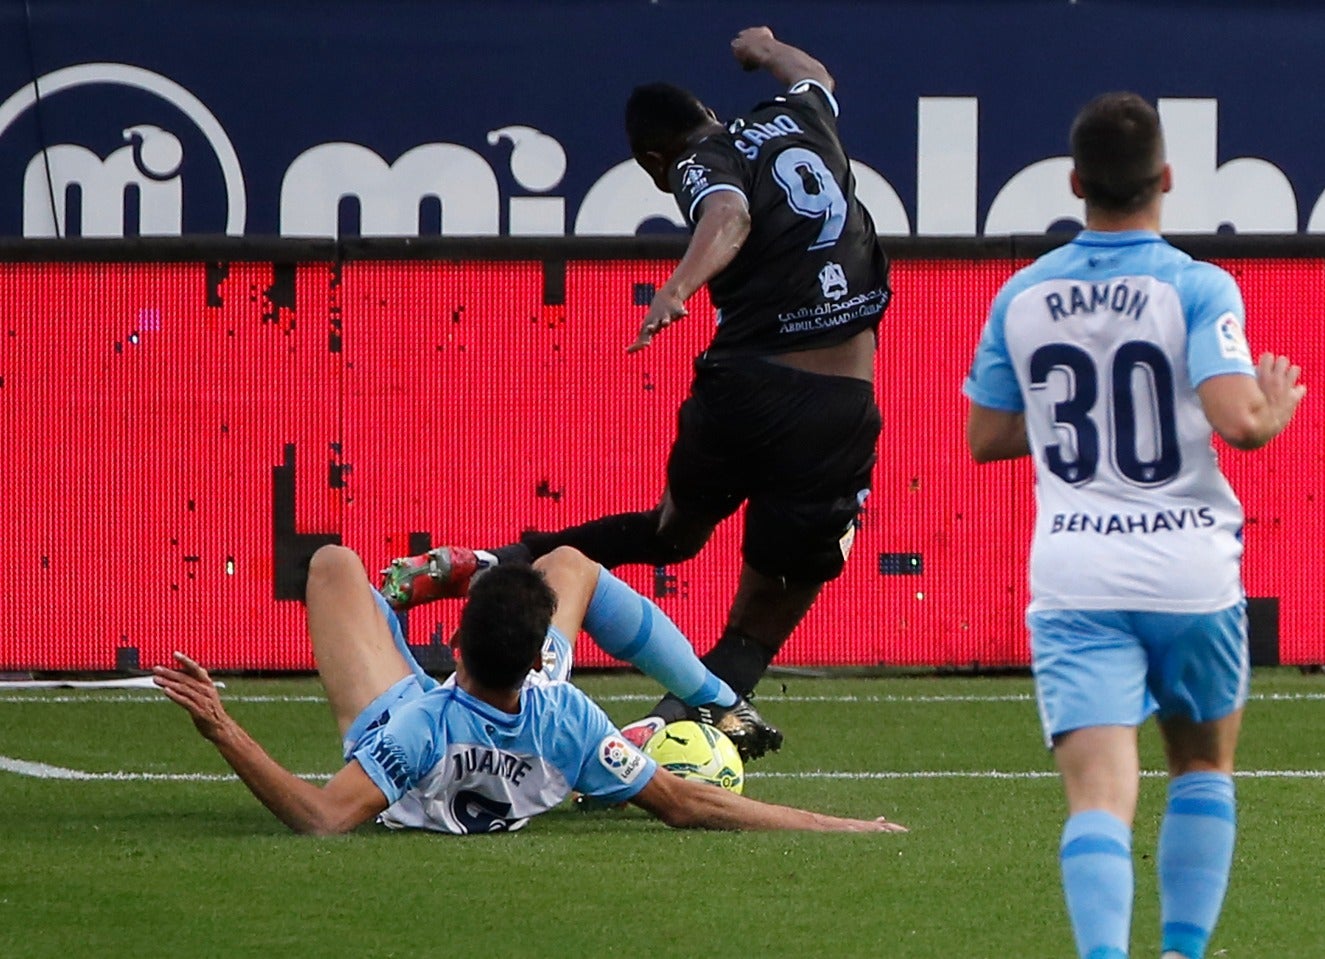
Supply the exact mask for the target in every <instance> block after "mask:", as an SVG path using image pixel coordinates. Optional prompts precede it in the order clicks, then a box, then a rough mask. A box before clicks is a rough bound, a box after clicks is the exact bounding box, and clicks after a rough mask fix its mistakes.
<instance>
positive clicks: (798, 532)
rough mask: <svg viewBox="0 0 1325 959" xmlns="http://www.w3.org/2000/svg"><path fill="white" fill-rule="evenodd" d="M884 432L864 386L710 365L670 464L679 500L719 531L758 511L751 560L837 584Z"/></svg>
mask: <svg viewBox="0 0 1325 959" xmlns="http://www.w3.org/2000/svg"><path fill="white" fill-rule="evenodd" d="M882 423H883V420H882V417H881V415H880V413H879V407H878V404H876V403H875V401H874V386H873V384H871V383H867V382H865V381H864V380H858V379H854V378H852V377H847V376H824V375H821V374H818V373H808V372H805V371H804V370H798V369H794V368H792V367H788V366H781V365H778V364H776V363H770V362H768V361H767V360H762V359H758V358H741V359H727V360H706V359H704V358H703V357H701V358H700V359H698V360H696V362H695V380H694V383H693V384H692V385H691V390H690V396H689V397H688V398H687V399H686V401H685V402H684V403H682V404H681V409H680V410H679V411H678V413H677V432H676V442H675V443H674V444H673V445H672V451H671V455H670V456H669V457H668V461H667V484H668V489H669V490H670V492H671V496H672V502H673V503H675V505H676V507H677V508H678V509H679V510H680V511H681V512H683V513H685V514H687V515H689V516H693V517H696V518H699V519H701V520H705V521H708V522H712V523H714V524H716V523H717V522H718V521H720V520H722V519H725V518H726V517H728V516H730V515H731V514H732V513H734V512H736V510H737V509H738V508H740V505H741V503H743V502H745V503H748V505H747V506H746V511H745V533H744V537H743V540H742V545H741V552H742V554H743V555H744V557H745V561H746V562H747V563H749V564H750V565H751V566H752V567H754V568H755V569H756V570H757V571H759V572H760V573H763V574H764V575H765V576H774V577H785V578H786V579H788V580H792V581H795V582H802V583H826V582H828V580H830V579H833V578H834V577H836V576H837V575H838V574H839V573H841V572H842V566H843V564H844V563H845V562H846V554H847V552H848V551H849V550H850V547H851V538H852V536H854V532H855V519H856V516H857V515H858V514H859V512H860V507H861V505H862V504H863V503H864V501H865V496H866V495H867V494H868V493H869V487H870V472H871V470H872V469H873V468H874V463H875V460H876V459H877V456H876V454H875V446H876V444H877V442H878V439H879V431H880V429H881V427H882Z"/></svg>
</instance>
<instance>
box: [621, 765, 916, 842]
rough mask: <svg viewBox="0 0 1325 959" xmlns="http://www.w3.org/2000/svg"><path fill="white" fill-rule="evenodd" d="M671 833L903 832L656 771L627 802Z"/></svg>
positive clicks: (888, 824) (885, 824) (875, 822)
mask: <svg viewBox="0 0 1325 959" xmlns="http://www.w3.org/2000/svg"><path fill="white" fill-rule="evenodd" d="M631 802H633V803H634V804H635V805H637V806H639V807H640V808H641V809H644V810H646V811H647V812H650V813H652V814H653V815H655V816H657V817H658V818H659V819H661V820H662V821H663V822H665V823H666V824H667V825H669V826H672V827H674V828H677V829H763V830H769V829H794V830H804V831H806V832H906V831H907V830H906V827H904V826H899V825H898V824H897V823H895V822H888V821H887V820H886V819H884V818H883V817H882V816H880V817H879V818H878V819H844V818H842V817H840V816H828V815H825V814H823V813H817V812H810V811H808V810H805V809H796V808H793V807H791V806H778V805H774V804H773V803H765V802H759V801H758V800H757V799H750V798H747V797H745V796H738V795H736V793H733V792H728V791H727V790H726V789H719V788H718V787H717V786H713V785H710V784H708V783H698V782H694V781H693V780H689V779H682V778H681V777H680V776H676V775H674V774H673V773H671V772H669V771H668V770H666V769H662V768H661V767H660V768H659V769H658V770H657V772H655V773H654V775H653V778H652V779H650V780H649V784H648V785H647V786H645V787H644V788H643V789H641V790H640V791H639V792H638V793H637V794H636V795H635V798H634V799H632V800H631Z"/></svg>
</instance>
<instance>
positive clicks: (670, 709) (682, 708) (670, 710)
mask: <svg viewBox="0 0 1325 959" xmlns="http://www.w3.org/2000/svg"><path fill="white" fill-rule="evenodd" d="M649 715H650V716H661V717H662V720H663V722H666V723H679V722H680V721H681V720H683V719H685V718H686V717H688V716H689V715H690V707H689V706H687V705H686V704H685V703H683V702H682V701H681V700H679V699H677V698H676V697H675V696H673V695H672V694H671V693H668V694H667V695H666V696H664V697H663V698H662V699H660V700H658V705H656V706H654V707H653V708H652V709H650V710H649Z"/></svg>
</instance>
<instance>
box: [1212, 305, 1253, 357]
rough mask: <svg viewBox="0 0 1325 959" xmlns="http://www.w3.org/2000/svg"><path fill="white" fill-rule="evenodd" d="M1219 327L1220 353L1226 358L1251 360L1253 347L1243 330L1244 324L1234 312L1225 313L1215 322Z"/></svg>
mask: <svg viewBox="0 0 1325 959" xmlns="http://www.w3.org/2000/svg"><path fill="white" fill-rule="evenodd" d="M1215 325H1216V327H1218V329H1219V353H1220V355H1221V356H1223V357H1224V359H1226V360H1245V361H1246V362H1248V363H1250V362H1251V347H1249V346H1248V345H1247V337H1246V335H1245V334H1244V333H1243V332H1242V324H1241V323H1239V322H1238V318H1237V317H1236V316H1234V315H1233V314H1232V313H1225V314H1224V315H1223V316H1221V317H1220V318H1219V319H1218V320H1217V321H1216V323H1215Z"/></svg>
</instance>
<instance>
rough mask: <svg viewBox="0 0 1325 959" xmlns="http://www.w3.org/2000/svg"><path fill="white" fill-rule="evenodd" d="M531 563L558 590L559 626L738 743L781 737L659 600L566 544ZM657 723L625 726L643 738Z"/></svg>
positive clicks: (753, 744) (755, 747) (752, 744)
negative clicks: (580, 634) (709, 663)
mask: <svg viewBox="0 0 1325 959" xmlns="http://www.w3.org/2000/svg"><path fill="white" fill-rule="evenodd" d="M534 566H535V568H536V569H541V570H542V571H543V573H544V575H545V576H547V578H548V582H549V583H550V584H551V585H552V588H553V590H554V591H555V592H556V593H557V601H558V606H557V614H556V616H555V617H554V619H553V625H554V626H556V627H557V628H558V629H559V630H561V631H563V632H566V631H567V630H570V631H571V633H570V635H573V633H574V631H578V630H579V629H580V628H581V627H582V628H583V629H584V631H585V632H587V633H588V634H589V635H590V636H592V637H593V639H594V641H595V642H596V643H598V645H599V646H601V647H602V649H603V650H604V651H605V652H607V653H608V654H610V655H612V656H615V657H616V658H618V659H623V660H625V661H626V662H629V663H631V664H632V665H633V666H635V667H636V668H637V669H639V670H640V671H641V672H643V673H644V674H645V675H647V676H650V677H651V678H653V679H655V680H657V682H658V683H659V684H660V685H661V686H663V687H664V688H665V689H667V690H668V691H669V692H670V693H671V694H672V695H673V696H675V697H676V699H677V700H678V701H679V702H681V703H682V704H683V705H684V706H685V708H686V709H688V710H690V711H691V716H692V718H695V717H697V718H701V719H703V720H704V721H709V722H712V724H713V725H715V726H717V727H718V728H719V729H722V730H723V731H724V732H726V733H727V734H728V735H729V736H730V737H731V738H732V741H733V743H735V744H736V746H737V748H738V749H741V748H743V747H744V749H745V750H746V751H747V752H752V753H753V752H759V753H762V752H763V751H764V750H766V749H768V748H770V740H771V738H772V737H777V738H779V739H780V734H778V733H777V731H776V730H774V729H772V727H769V726H768V725H767V724H766V723H763V721H762V720H760V719H759V718H758V716H757V714H754V715H747V712H748V713H750V714H753V710H749V707H748V704H745V703H743V702H742V701H741V700H740V699H739V697H737V695H736V694H735V693H734V692H733V691H732V689H731V687H730V686H728V685H727V683H725V682H723V681H722V680H721V679H719V678H718V677H717V676H715V675H714V674H713V673H712V672H710V671H709V670H708V669H707V668H705V666H704V664H703V663H701V662H700V660H699V658H698V657H697V656H696V655H695V651H694V648H693V647H692V646H691V645H690V641H689V640H687V639H686V637H685V636H684V635H683V634H682V633H681V631H680V630H679V629H678V628H677V626H676V624H675V623H673V622H672V621H671V620H670V619H669V618H668V617H667V615H666V614H665V613H663V611H662V610H661V609H659V608H658V606H657V605H655V604H654V603H653V602H651V601H650V600H648V599H646V598H645V597H643V596H641V595H640V594H639V593H638V592H636V591H635V590H634V589H632V588H631V587H630V586H628V585H627V584H626V583H624V582H622V581H621V580H620V579H618V578H617V577H616V576H614V575H613V574H612V573H611V572H609V571H608V570H606V569H603V567H602V566H600V565H599V564H598V563H595V562H594V561H592V560H590V559H588V558H587V557H585V556H584V555H583V554H582V553H579V552H578V551H576V550H573V549H569V548H562V549H558V550H555V551H554V552H552V553H549V554H548V555H547V556H544V557H543V558H541V559H539V560H538V561H537V562H535V564H534ZM680 718H684V717H680ZM660 726H661V723H660V722H646V721H643V720H642V721H640V722H639V723H632V724H631V725H630V727H629V728H627V729H626V730H623V731H624V732H627V733H633V734H635V736H636V737H638V738H640V739H645V738H647V737H646V734H650V733H652V732H655V731H656V730H657V729H658V728H660Z"/></svg>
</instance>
